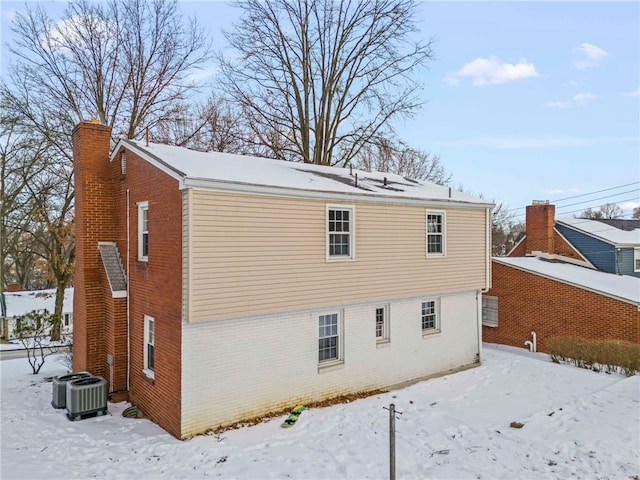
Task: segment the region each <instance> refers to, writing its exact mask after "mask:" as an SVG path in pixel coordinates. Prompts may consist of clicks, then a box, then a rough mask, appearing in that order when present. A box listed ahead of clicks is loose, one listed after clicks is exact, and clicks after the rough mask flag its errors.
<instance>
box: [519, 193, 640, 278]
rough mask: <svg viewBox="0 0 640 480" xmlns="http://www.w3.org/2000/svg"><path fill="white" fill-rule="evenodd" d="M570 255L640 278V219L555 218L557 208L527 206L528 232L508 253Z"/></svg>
mask: <svg viewBox="0 0 640 480" xmlns="http://www.w3.org/2000/svg"><path fill="white" fill-rule="evenodd" d="M535 251H541V252H544V253H548V254H556V255H562V256H568V257H570V258H574V259H578V260H581V261H583V262H585V265H586V266H589V267H593V268H595V269H597V270H600V271H602V272H608V273H619V274H622V275H632V276H635V277H640V220H625V219H598V220H596V219H588V218H558V219H556V218H555V206H554V205H551V204H549V203H548V202H534V203H533V205H529V206H528V207H527V220H526V232H525V235H524V236H523V238H522V239H521V240H520V241H519V242H518V243H517V244H516V246H515V247H514V248H513V249H512V250H511V252H509V254H508V255H507V256H509V257H521V256H524V255H525V254H530V253H532V252H535Z"/></svg>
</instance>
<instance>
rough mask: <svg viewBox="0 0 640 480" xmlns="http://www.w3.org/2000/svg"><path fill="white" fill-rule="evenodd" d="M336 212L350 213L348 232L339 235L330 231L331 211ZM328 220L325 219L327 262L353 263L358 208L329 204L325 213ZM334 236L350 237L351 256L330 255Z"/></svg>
mask: <svg viewBox="0 0 640 480" xmlns="http://www.w3.org/2000/svg"><path fill="white" fill-rule="evenodd" d="M336 210H342V211H348V212H349V231H348V232H344V231H341V232H339V233H337V232H331V231H330V230H329V221H330V220H329V216H330V213H329V212H331V211H336ZM325 215H326V218H325V229H326V239H325V242H326V261H327V262H344V261H353V260H355V259H356V249H355V247H356V240H355V239H356V228H355V227H356V207H355V206H354V205H339V204H327V206H326V212H325ZM334 234H341V235H344V234H347V235H349V255H331V254H330V248H331V242H330V239H331V235H334Z"/></svg>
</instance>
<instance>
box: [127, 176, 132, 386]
mask: <svg viewBox="0 0 640 480" xmlns="http://www.w3.org/2000/svg"><path fill="white" fill-rule="evenodd" d="M130 204H131V196H130V194H129V189H128V188H127V392H128V391H129V372H130V370H131V332H130V330H131V310H130V306H129V305H130V301H131V290H130V287H129V284H130V283H131V275H129V272H130V267H131V266H130V262H131V254H130V252H131V240H130V238H131V222H130V211H131V209H130Z"/></svg>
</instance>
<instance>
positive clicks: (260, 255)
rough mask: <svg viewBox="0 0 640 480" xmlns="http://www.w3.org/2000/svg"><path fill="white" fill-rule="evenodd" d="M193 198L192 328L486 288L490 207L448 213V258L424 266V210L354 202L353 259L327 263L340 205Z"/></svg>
mask: <svg viewBox="0 0 640 480" xmlns="http://www.w3.org/2000/svg"><path fill="white" fill-rule="evenodd" d="M188 198H189V206H188V213H189V217H188V218H189V225H188V230H189V231H190V232H192V233H191V236H190V238H189V243H188V245H189V252H188V255H186V259H185V260H186V261H187V263H188V266H187V269H188V271H189V272H190V278H189V287H188V290H189V302H190V304H189V307H190V308H189V312H190V313H189V315H188V321H190V322H198V321H208V320H216V319H222V318H231V317H237V316H250V315H256V314H268V313H274V312H281V311H292V310H297V309H300V308H314V307H322V306H325V305H334V306H335V305H348V304H353V303H356V302H363V301H373V300H381V299H385V300H388V299H394V298H406V297H408V296H413V295H422V294H425V293H434V294H435V293H438V294H441V293H448V292H455V291H468V290H473V289H478V288H482V287H484V281H485V267H486V258H485V244H484V242H485V238H486V237H485V235H486V232H485V225H486V222H485V210H484V209H459V208H451V209H446V212H447V236H446V241H447V256H446V257H444V258H426V251H425V250H426V209H427V208H426V205H425V206H424V207H422V206H406V205H405V206H403V205H395V204H393V205H392V204H379V203H377V204H373V203H372V204H367V203H358V202H356V203H351V204H350V205H354V206H355V209H356V227H355V257H356V260H355V261H353V262H327V261H326V256H325V252H326V245H325V241H326V221H325V216H326V208H325V206H326V204H327V203H332V204H335V203H336V202H332V201H321V200H310V199H293V198H280V197H267V196H251V195H241V194H238V195H234V194H223V193H216V192H210V191H199V190H193V191H192V192H191V193H190V194H189V197H188ZM438 209H439V210H442V209H443V208H442V207H438ZM185 244H186V242H185Z"/></svg>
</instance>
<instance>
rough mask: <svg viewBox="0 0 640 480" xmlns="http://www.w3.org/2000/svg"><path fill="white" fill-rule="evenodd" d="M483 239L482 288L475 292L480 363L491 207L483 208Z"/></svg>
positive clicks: (489, 268)
mask: <svg viewBox="0 0 640 480" xmlns="http://www.w3.org/2000/svg"><path fill="white" fill-rule="evenodd" d="M484 230H485V239H484V256H485V267H484V288H483V289H481V290H478V291H477V292H476V302H477V306H476V311H477V315H478V319H477V321H476V328H477V329H478V363H482V294H483V293H486V292H488V291H489V289H490V288H491V207H487V208H486V209H485V227H484Z"/></svg>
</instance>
